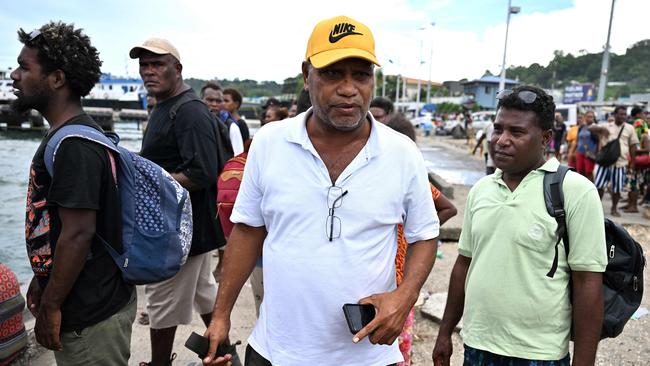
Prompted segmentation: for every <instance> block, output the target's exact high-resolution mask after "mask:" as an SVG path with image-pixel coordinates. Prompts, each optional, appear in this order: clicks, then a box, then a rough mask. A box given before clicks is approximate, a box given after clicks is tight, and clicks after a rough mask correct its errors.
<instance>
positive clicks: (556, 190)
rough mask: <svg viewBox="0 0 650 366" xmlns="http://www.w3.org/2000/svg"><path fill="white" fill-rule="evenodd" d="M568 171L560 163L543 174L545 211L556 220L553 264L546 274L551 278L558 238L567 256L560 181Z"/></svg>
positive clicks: (566, 236) (564, 217)
mask: <svg viewBox="0 0 650 366" xmlns="http://www.w3.org/2000/svg"><path fill="white" fill-rule="evenodd" d="M568 171H569V167H567V166H566V165H560V166H559V167H558V169H557V171H556V172H547V173H546V174H545V175H544V203H545V204H546V211H547V212H548V214H549V215H551V216H552V217H554V218H555V221H557V231H556V234H557V242H555V258H553V265H552V266H551V269H550V271H549V272H548V273H547V274H546V276H548V277H551V278H553V276H555V272H556V271H557V266H558V249H557V247H558V245H559V244H560V240H564V251H565V252H566V255H567V257H568V256H569V232H568V230H567V226H566V211H564V194H563V192H562V183H563V182H564V177H565V176H566V174H567V172H568Z"/></svg>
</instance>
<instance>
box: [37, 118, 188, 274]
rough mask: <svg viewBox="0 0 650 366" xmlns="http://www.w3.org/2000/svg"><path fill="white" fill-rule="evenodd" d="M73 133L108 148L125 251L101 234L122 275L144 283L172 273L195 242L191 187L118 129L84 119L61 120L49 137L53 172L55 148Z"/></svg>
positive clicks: (47, 159)
mask: <svg viewBox="0 0 650 366" xmlns="http://www.w3.org/2000/svg"><path fill="white" fill-rule="evenodd" d="M70 137H74V138H82V139H86V140H90V141H93V142H95V143H98V144H100V145H102V146H104V147H105V148H106V149H107V150H108V151H107V152H108V156H109V160H110V162H111V168H112V170H113V178H115V181H116V184H117V187H118V191H119V193H120V201H121V205H122V248H123V250H122V251H123V252H122V253H118V252H117V251H116V250H115V249H114V248H113V247H112V246H111V245H110V244H109V243H107V242H106V241H104V239H102V238H100V237H99V236H97V237H98V238H99V239H100V242H102V243H103V244H104V246H105V247H106V250H107V251H108V253H109V254H110V255H111V257H112V258H113V260H114V261H115V263H116V264H117V266H118V267H119V268H120V269H121V271H122V277H123V278H124V280H125V281H126V282H128V283H132V284H136V285H142V284H147V283H154V282H160V281H163V280H166V279H168V278H171V277H173V276H174V275H175V274H176V273H177V272H178V270H179V269H180V268H181V266H182V265H183V264H184V263H185V260H186V259H187V255H188V253H189V251H190V246H191V245H192V205H191V202H190V200H189V194H188V192H187V190H185V189H184V188H183V187H182V186H181V185H180V184H179V183H178V182H176V180H174V178H172V176H171V175H169V173H167V172H166V171H165V170H164V169H162V168H161V167H160V166H158V165H156V164H155V163H153V162H151V161H149V160H147V159H145V158H143V157H141V156H139V155H137V154H135V153H133V152H131V151H129V150H127V149H125V148H123V147H121V146H117V144H118V142H119V137H118V136H117V135H115V134H107V135H105V134H104V133H102V132H101V131H99V130H97V129H95V128H93V127H90V126H84V125H68V126H63V127H61V128H60V129H59V130H58V131H57V132H56V133H55V134H54V136H52V138H51V139H50V141H49V142H48V143H47V146H46V148H45V167H46V168H47V172H48V173H49V174H50V176H52V175H53V173H54V159H55V158H56V151H57V149H58V148H59V146H60V145H61V142H62V141H63V140H64V139H66V138H70ZM115 158H118V159H117V161H118V164H117V167H116V164H115V160H116V159H115Z"/></svg>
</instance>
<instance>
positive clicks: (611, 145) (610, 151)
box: [596, 125, 625, 167]
mask: <svg viewBox="0 0 650 366" xmlns="http://www.w3.org/2000/svg"><path fill="white" fill-rule="evenodd" d="M623 129H625V125H623V126H621V130H620V131H619V132H618V137H617V138H616V140H612V141H610V142H608V143H607V144H606V145H605V146H603V148H602V149H600V151H599V152H598V155H596V163H597V164H598V165H600V166H603V167H608V166H610V165H613V164H614V163H616V161H617V160H618V158H619V157H620V156H621V143H620V141H619V140H620V138H621V134H622V133H623Z"/></svg>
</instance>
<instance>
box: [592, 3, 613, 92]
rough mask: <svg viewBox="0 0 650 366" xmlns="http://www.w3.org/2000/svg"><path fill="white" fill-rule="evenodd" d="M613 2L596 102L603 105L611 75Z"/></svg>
mask: <svg viewBox="0 0 650 366" xmlns="http://www.w3.org/2000/svg"><path fill="white" fill-rule="evenodd" d="M615 2H616V1H615V0H612V10H611V11H610V12H609V28H607V43H606V44H605V51H604V52H603V63H602V65H601V66H600V83H599V84H598V97H597V99H596V101H598V102H599V103H602V102H604V101H605V89H606V88H607V74H608V73H609V38H610V35H611V34H612V19H613V18H614V3H615Z"/></svg>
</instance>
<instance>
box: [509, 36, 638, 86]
mask: <svg viewBox="0 0 650 366" xmlns="http://www.w3.org/2000/svg"><path fill="white" fill-rule="evenodd" d="M554 55H555V56H554V58H553V60H552V61H551V62H550V63H549V64H548V65H546V66H542V65H540V64H537V63H534V64H532V65H530V66H512V67H509V68H508V70H507V75H508V78H511V79H517V78H518V79H519V81H520V82H522V83H527V84H535V85H539V86H541V87H544V88H551V87H556V88H558V87H563V86H565V85H569V84H570V83H571V82H572V81H577V82H580V83H594V84H595V85H596V86H597V85H598V82H599V80H600V66H601V63H602V59H603V53H602V52H599V53H586V52H580V53H579V54H578V55H577V56H575V55H573V54H571V53H568V54H564V52H562V51H555V52H554ZM607 81H608V82H624V83H626V85H620V86H615V87H608V88H607V97H608V98H616V97H619V96H628V95H629V94H630V93H647V92H650V39H646V40H643V41H640V42H637V43H635V44H634V45H633V46H632V47H630V48H628V49H627V50H626V52H625V54H623V55H617V54H614V53H611V54H610V71H609V75H608V78H607Z"/></svg>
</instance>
